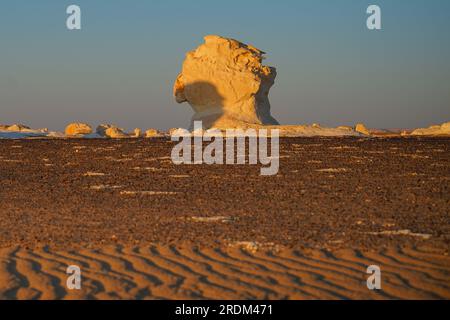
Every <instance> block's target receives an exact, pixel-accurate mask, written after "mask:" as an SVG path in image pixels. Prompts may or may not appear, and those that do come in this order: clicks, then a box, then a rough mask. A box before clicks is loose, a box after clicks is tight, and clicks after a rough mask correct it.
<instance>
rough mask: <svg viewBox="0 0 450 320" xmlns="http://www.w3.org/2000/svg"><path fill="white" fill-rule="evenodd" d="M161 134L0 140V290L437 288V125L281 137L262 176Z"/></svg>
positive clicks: (445, 293)
mask: <svg viewBox="0 0 450 320" xmlns="http://www.w3.org/2000/svg"><path fill="white" fill-rule="evenodd" d="M173 145H174V143H173V142H171V141H169V139H167V138H156V139H126V140H116V139H77V138H70V139H56V140H53V139H52V140H49V139H32V140H24V139H20V140H2V141H0V172H1V179H0V184H1V186H0V231H1V232H0V248H1V249H0V297H1V298H3V299H31V298H33V299H54V298H56V299H78V298H81V299H115V298H118V299H119V298H130V299H160V298H169V299H182V298H186V299H203V298H215V299H217V298H223V299H247V298H248V299H255V298H259V299H347V298H348V299H398V298H400V299H417V298H421V299H422V298H423V299H442V298H446V299H449V298H450V258H449V257H448V251H449V250H448V249H449V242H448V241H449V239H450V234H449V230H450V229H449V217H448V212H449V202H450V198H449V194H450V193H449V188H450V181H449V175H448V173H449V171H448V170H449V169H448V166H449V163H450V158H449V155H450V152H449V151H450V140H449V138H445V137H442V138H426V137H418V138H413V137H409V138H405V137H404V138H377V139H374V138H358V137H349V138H333V137H329V138H283V139H281V140H280V162H281V163H280V173H279V174H278V175H277V176H273V177H262V176H260V175H259V174H258V172H259V168H258V166H246V165H236V166H208V165H196V166H183V165H182V166H176V165H174V164H173V163H172V162H171V160H170V158H169V157H168V156H167V155H169V154H170V150H171V148H172V147H173ZM73 264H75V265H78V266H80V268H81V270H82V289H81V290H80V291H77V290H68V289H67V287H66V285H65V283H66V279H67V276H68V275H67V274H66V273H65V271H66V268H67V266H68V265H73ZM369 265H378V266H379V267H380V268H381V271H382V290H381V291H370V290H368V289H367V287H366V279H367V277H368V275H367V274H366V268H367V267H368V266H369Z"/></svg>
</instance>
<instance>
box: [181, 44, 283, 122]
mask: <svg viewBox="0 0 450 320" xmlns="http://www.w3.org/2000/svg"><path fill="white" fill-rule="evenodd" d="M204 39H205V43H204V44H202V45H200V46H199V47H198V48H197V49H196V50H194V51H191V52H188V53H187V55H186V59H185V61H184V63H183V67H182V71H181V73H180V75H179V76H178V78H177V79H176V81H175V84H174V88H173V93H174V96H175V99H176V101H177V102H178V103H182V102H188V103H189V104H190V105H191V107H192V109H194V112H195V114H194V116H193V117H192V121H199V120H200V121H203V128H204V129H209V128H213V127H214V128H220V129H226V128H242V127H247V126H251V125H277V124H278V122H277V121H276V120H275V119H274V118H273V117H272V116H271V114H270V103H269V97H268V96H269V90H270V88H271V87H272V85H273V84H274V81H275V77H276V70H275V68H272V67H268V66H264V65H263V64H262V60H263V59H264V56H263V55H264V52H262V51H261V50H259V49H256V48H255V47H253V46H251V45H246V44H243V43H241V42H239V41H236V40H233V39H227V38H222V37H220V36H215V35H210V36H206V37H205V38H204ZM191 126H192V125H191Z"/></svg>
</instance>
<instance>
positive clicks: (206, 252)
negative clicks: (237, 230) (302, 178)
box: [0, 246, 450, 299]
mask: <svg viewBox="0 0 450 320" xmlns="http://www.w3.org/2000/svg"><path fill="white" fill-rule="evenodd" d="M373 264H375V265H378V266H380V268H381V272H382V290H381V291H370V290H368V289H367V286H366V278H367V277H368V275H367V274H366V269H367V266H369V265H373ZM68 265H78V266H79V267H80V268H81V277H82V278H81V279H82V283H81V285H82V288H81V290H68V289H67V287H66V281H67V277H68V274H66V268H67V266H68ZM0 297H1V298H2V299H31V298H33V299H80V298H81V299H116V298H121V299H166V298H170V299H205V298H207V299H318V298H319V299H355V298H358V299H397V298H400V299H442V298H445V299H449V298H450V258H449V257H448V256H445V255H441V254H437V253H432V252H428V251H426V250H423V249H412V248H411V249H386V250H380V251H379V252H377V253H373V252H372V253H371V252H361V251H358V250H339V251H336V252H334V253H332V252H329V251H322V250H312V251H311V250H309V251H299V250H292V249H289V250H288V249H286V250H281V251H279V252H270V251H265V250H261V251H256V252H249V251H247V250H245V249H242V248H219V247H217V248H215V249H212V248H211V249H197V248H194V247H174V246H150V247H134V248H132V247H130V248H123V247H120V246H109V247H105V248H103V249H100V250H89V249H82V250H79V251H53V250H50V249H48V248H42V249H35V250H26V249H20V248H15V249H1V251H0Z"/></svg>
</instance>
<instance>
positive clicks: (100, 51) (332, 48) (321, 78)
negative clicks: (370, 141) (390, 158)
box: [0, 0, 450, 130]
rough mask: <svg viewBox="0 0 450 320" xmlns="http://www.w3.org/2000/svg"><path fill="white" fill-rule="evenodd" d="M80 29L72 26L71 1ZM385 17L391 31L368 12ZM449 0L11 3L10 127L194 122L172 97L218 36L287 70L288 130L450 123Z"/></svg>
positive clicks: (3, 48)
mask: <svg viewBox="0 0 450 320" xmlns="http://www.w3.org/2000/svg"><path fill="white" fill-rule="evenodd" d="M70 4H77V5H79V6H80V7H81V9H82V30H81V31H68V30H67V29H66V24H65V23H66V17H67V15H66V13H65V11H66V7H67V6H68V5H70ZM369 4H378V5H379V6H380V7H381V9H382V24H383V30H382V31H375V32H374V31H369V30H367V28H366V25H365V23H366V17H367V15H366V13H365V11H366V8H367V6H368V5H369ZM449 31H450V1H448V0H408V1H402V0H386V1H384V0H372V1H365V0H306V1H301V0H300V1H299V0H293V1H288V0H284V1H283V0H280V1H274V0H271V1H263V0H258V1H252V0H247V1H245V0H227V1H223V0H221V1H213V0H195V1H187V0H180V1H177V0H146V1H144V0H115V1H107V0H95V1H92V0H89V1H87V0H72V1H62V0H40V1H36V0H14V1H7V2H6V1H2V2H1V3H0V43H1V44H0V123H15V122H22V123H25V124H28V125H31V126H32V127H50V128H51V129H58V130H60V129H63V128H64V126H65V125H66V124H67V123H68V122H71V121H84V122H88V123H91V124H92V125H96V124H98V123H100V122H112V123H116V124H118V125H120V126H122V127H125V128H128V129H132V128H134V127H142V128H149V127H156V128H160V129H167V128H170V127H178V126H182V127H186V126H187V125H188V122H189V119H190V116H191V115H192V111H191V109H190V107H189V106H188V105H187V104H183V105H178V104H176V103H175V102H174V100H173V98H172V84H173V81H174V80H175V78H176V76H177V74H178V72H179V71H180V68H181V64H182V61H183V58H184V55H185V53H186V51H188V50H192V49H194V48H195V47H196V46H198V45H199V44H200V43H201V42H202V41H203V40H202V37H203V36H204V35H207V34H219V35H222V36H227V37H232V38H235V39H237V40H240V41H243V42H247V43H251V44H253V45H254V46H256V47H258V48H261V49H263V50H264V51H266V52H267V53H268V54H267V58H268V59H267V60H266V63H267V64H269V65H271V66H275V67H276V68H277V69H278V77H277V80H276V84H275V86H274V87H273V89H272V91H271V93H270V100H271V104H272V112H273V115H274V116H275V117H276V118H277V119H278V120H279V121H280V122H281V123H286V124H292V123H313V122H317V123H321V124H324V125H330V126H335V125H341V124H342V125H344V124H354V123H356V122H364V123H366V124H367V125H369V126H371V127H384V128H389V127H418V126H427V125H429V124H432V123H437V122H443V121H449V120H450V62H449V57H450V36H449Z"/></svg>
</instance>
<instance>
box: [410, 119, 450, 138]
mask: <svg viewBox="0 0 450 320" xmlns="http://www.w3.org/2000/svg"><path fill="white" fill-rule="evenodd" d="M411 135H413V136H440V135H446V136H448V135H450V122H446V123H443V124H441V125H433V126H430V127H428V128H420V129H416V130H414V131H413V132H412V133H411Z"/></svg>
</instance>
